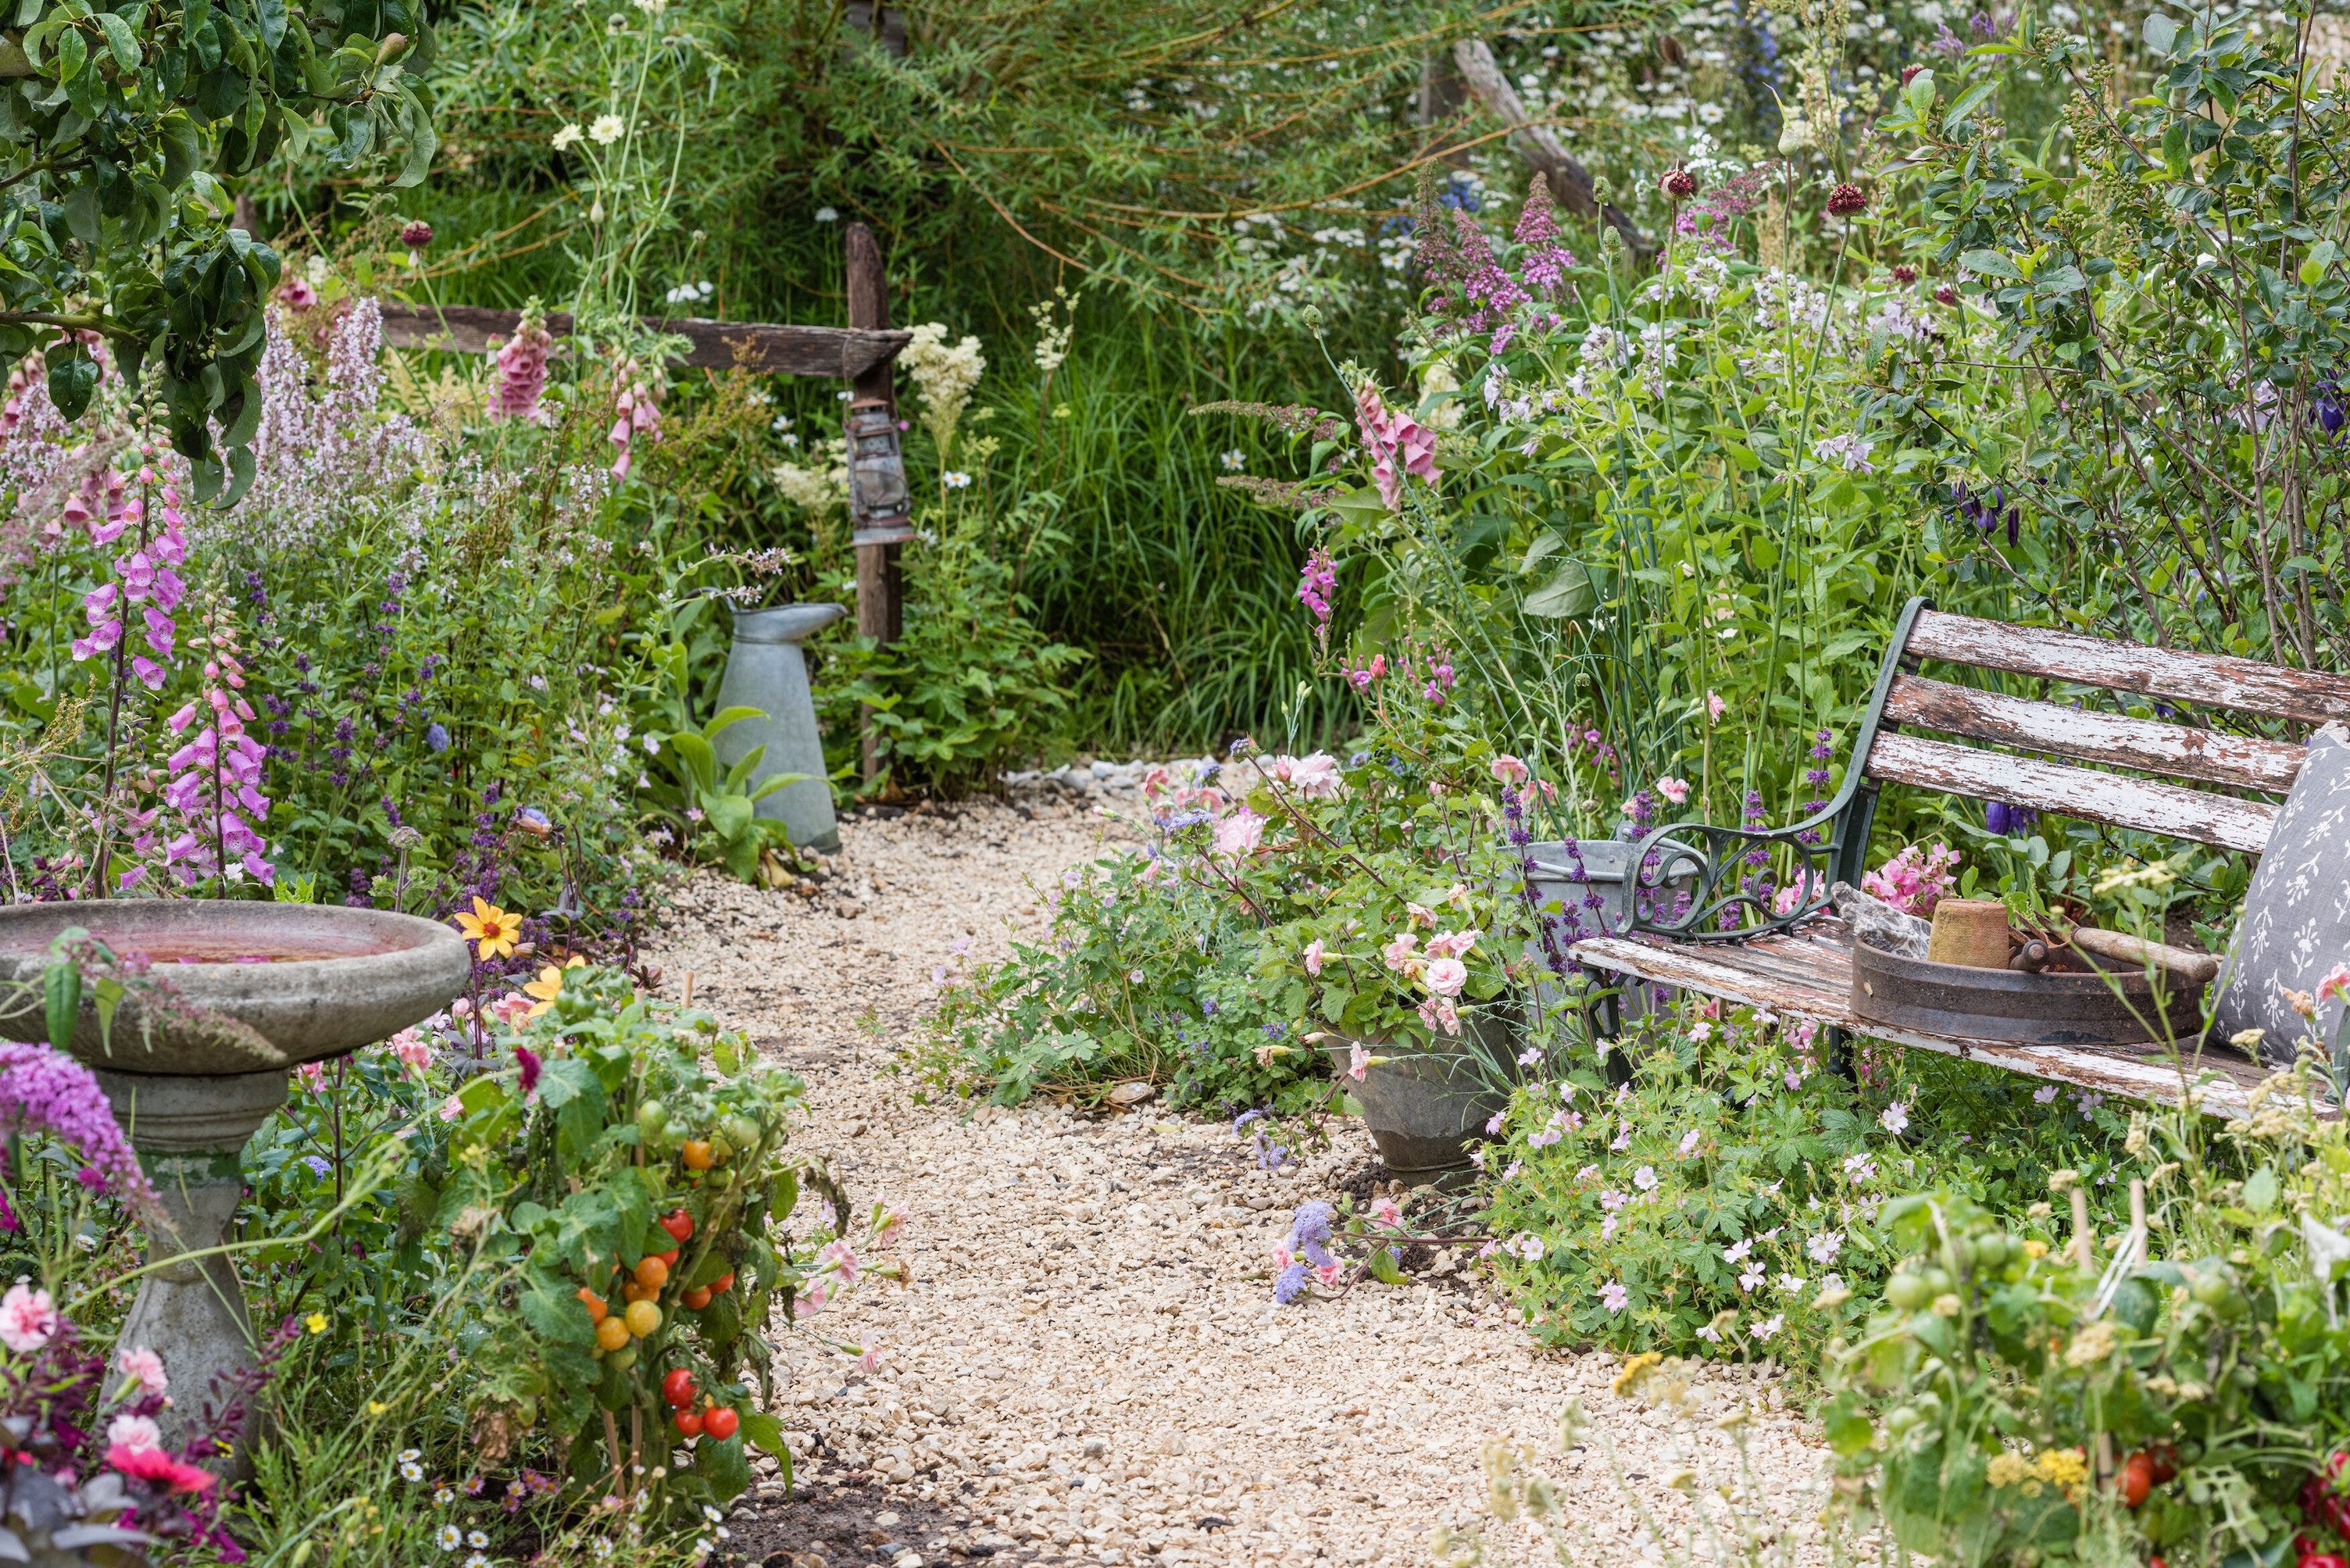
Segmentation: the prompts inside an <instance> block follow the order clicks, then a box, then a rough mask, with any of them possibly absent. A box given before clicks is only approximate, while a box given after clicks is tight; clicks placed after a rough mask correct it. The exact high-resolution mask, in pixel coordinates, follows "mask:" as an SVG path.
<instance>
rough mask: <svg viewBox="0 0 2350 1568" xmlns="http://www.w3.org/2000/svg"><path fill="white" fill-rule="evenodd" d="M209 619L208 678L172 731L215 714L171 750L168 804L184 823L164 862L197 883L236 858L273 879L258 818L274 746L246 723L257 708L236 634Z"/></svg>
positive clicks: (263, 810) (259, 877) (143, 844)
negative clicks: (247, 690)
mask: <svg viewBox="0 0 2350 1568" xmlns="http://www.w3.org/2000/svg"><path fill="white" fill-rule="evenodd" d="M205 621H206V631H207V636H206V639H205V640H206V642H207V643H209V644H210V647H209V648H208V649H207V655H208V656H207V657H206V659H204V673H203V686H202V687H201V688H200V689H199V690H198V692H197V695H196V699H195V701H192V702H190V703H188V704H187V705H186V706H184V707H182V709H181V710H180V711H178V712H176V713H174V714H172V717H171V719H170V721H169V722H170V725H171V729H172V733H173V734H175V735H184V734H186V733H187V732H188V731H189V730H191V729H192V728H194V727H195V726H196V725H197V724H198V723H199V722H203V721H204V720H206V719H209V721H210V722H204V723H203V728H202V729H198V730H196V732H195V734H194V736H193V737H192V739H190V740H189V741H187V742H186V743H184V744H183V745H182V746H181V747H180V749H179V750H178V751H176V752H173V753H172V755H171V759H170V762H169V764H168V765H169V766H170V768H171V770H172V782H171V783H170V784H166V785H165V786H164V788H163V804H164V805H166V806H168V807H170V808H171V810H172V812H174V813H175V814H177V815H178V816H179V818H180V820H181V823H182V828H181V831H180V832H178V833H175V834H173V835H172V836H171V838H170V839H169V840H168V841H167V842H166V843H165V844H164V846H163V863H164V865H166V866H167V867H172V870H173V871H174V872H175V873H176V874H177V875H178V877H179V878H180V880H181V881H182V882H183V883H186V884H188V885H190V886H193V885H194V884H195V883H197V882H199V881H201V880H203V878H205V877H216V876H219V875H221V874H222V872H223V871H224V869H225V868H226V865H227V863H228V862H230V861H234V862H235V863H237V864H239V865H241V866H242V867H244V871H245V873H246V875H248V876H250V877H254V878H255V880H256V881H260V882H267V881H269V880H270V879H271V877H273V876H274V875H275V870H274V868H273V867H271V866H270V864H269V862H268V860H267V859H266V858H265V856H266V855H267V854H268V852H269V845H268V843H267V841H266V840H265V839H264V838H263V837H262V836H261V835H260V834H259V833H258V832H256V831H255V828H254V826H253V824H254V823H256V822H261V821H265V819H266V818H267V817H268V815H269V797H268V796H266V795H265V794H262V793H261V765H262V763H263V761H264V760H265V758H266V757H267V756H268V754H269V753H268V750H267V748H265V747H264V746H263V745H262V744H261V742H258V741H256V740H255V739H254V738H253V737H252V735H250V734H249V733H247V732H246V731H245V726H246V725H247V724H249V723H251V722H253V717H254V715H253V706H252V704H251V703H249V702H248V701H245V698H244V665H243V664H241V663H239V662H238V661H237V657H236V655H237V646H236V639H235V637H234V635H233V634H232V632H231V631H230V629H229V628H228V625H227V623H226V620H225V618H214V617H212V616H206V617H205ZM153 817H154V813H153V812H152V811H150V812H148V813H147V814H146V816H145V820H143V821H142V822H141V824H140V826H141V827H142V828H145V829H147V830H148V834H147V836H142V838H141V839H140V848H141V849H142V850H143V849H146V848H148V847H150V846H151V838H152V823H153Z"/></svg>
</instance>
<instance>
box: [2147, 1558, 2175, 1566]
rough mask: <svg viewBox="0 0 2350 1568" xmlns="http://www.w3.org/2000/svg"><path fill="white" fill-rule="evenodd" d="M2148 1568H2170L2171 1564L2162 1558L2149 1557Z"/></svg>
mask: <svg viewBox="0 0 2350 1568" xmlns="http://www.w3.org/2000/svg"><path fill="white" fill-rule="evenodd" d="M2146 1568H2170V1564H2169V1563H2166V1562H2164V1561H2163V1560H2162V1559H2161V1558H2160V1557H2149V1558H2147V1560H2146Z"/></svg>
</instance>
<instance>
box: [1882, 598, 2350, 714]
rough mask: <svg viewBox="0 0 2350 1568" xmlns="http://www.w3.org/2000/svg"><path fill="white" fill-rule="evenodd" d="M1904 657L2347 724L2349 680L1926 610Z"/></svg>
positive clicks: (2256, 663)
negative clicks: (1940, 660) (2341, 721)
mask: <svg viewBox="0 0 2350 1568" xmlns="http://www.w3.org/2000/svg"><path fill="white" fill-rule="evenodd" d="M1907 651H1908V653H1909V654H1910V655H1912V656H1913V657H1919V658H1925V659H1942V660H1945V661H1946V662H1949V663H1951V664H1967V665H1972V666H1974V667H1975V668H1976V669H1978V670H2007V671H2010V672H2011V673H2013V674H2017V675H2041V676H2045V677H2047V678H2048V679H2050V680H2069V681H2073V682H2075V683H2077V684H2080V685H2084V686H2103V687H2106V688H2108V689H2110V690H2112V691H2136V692H2139V693H2141V694H2143V695H2145V696H2147V697H2158V698H2167V699H2169V700H2171V701H2180V702H2199V703H2205V704H2208V705H2210V706H2211V707H2215V708H2232V709H2234V710H2236V711H2239V712H2245V713H2262V714H2266V715H2268V716H2269V717H2271V718H2274V719H2295V720H2299V721H2300V722H2303V723H2305V724H2322V723H2324V722H2325V721H2327V720H2328V719H2350V680H2343V679H2342V678H2340V677H2339V676H2333V675H2320V674H2316V673H2314V672H2313V671H2310V670H2287V669H2285V668H2283V667H2282V665H2275V664H2262V663H2261V662H2260V661H2259V660H2257V659H2235V658H2231V657H2230V656H2228V655H2225V654H2215V653H2180V652H2178V651H2176V650H2175V649H2168V648H2145V647H2141V646H2139V645H2137V644H2135V643H2126V642H2108V641H2106V640H2105V639H2101V638H2094V637H2082V636H2079V635H2078V634H2076V633H2074V632H2069V631H2054V630H2051V629H2049V628H2045V627H2036V626H2006V625H2003V624H2002V623H2001V622H1998V621H1993V620H1977V619H1975V618H1972V617H1971V616H1960V615H1945V614H1942V613H1941V612H1939V611H1937V610H1927V611H1925V612H1924V613H1923V614H1921V615H1919V616H1918V624H1917V625H1916V626H1915V627H1914V628H1912V629H1911V631H1910V633H1909V642H1908V649H1907Z"/></svg>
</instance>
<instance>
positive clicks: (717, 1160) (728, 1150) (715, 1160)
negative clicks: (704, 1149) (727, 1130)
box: [710, 1133, 734, 1165]
mask: <svg viewBox="0 0 2350 1568" xmlns="http://www.w3.org/2000/svg"><path fill="white" fill-rule="evenodd" d="M732 1158H734V1144H733V1140H732V1139H730V1138H728V1137H727V1136H726V1135H725V1134H724V1133H712V1134H711V1135H710V1160H711V1163H712V1164H713V1165H723V1164H725V1163H726V1162H727V1161H728V1160H730V1159H732Z"/></svg>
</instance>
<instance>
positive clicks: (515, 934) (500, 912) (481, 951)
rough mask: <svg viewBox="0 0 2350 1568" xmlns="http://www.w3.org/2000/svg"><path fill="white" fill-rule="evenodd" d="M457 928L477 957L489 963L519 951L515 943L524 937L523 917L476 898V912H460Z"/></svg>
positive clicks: (474, 901) (474, 908) (474, 905)
mask: <svg viewBox="0 0 2350 1568" xmlns="http://www.w3.org/2000/svg"><path fill="white" fill-rule="evenodd" d="M457 929H458V930H459V931H460V932H461V933H462V934H463V936H464V939H465V940H467V941H469V942H472V943H473V956H474V957H475V958H476V959H477V960H479V961H483V962H484V963H486V962H487V961H490V960H491V959H494V958H505V957H507V956H508V955H510V954H511V953H512V952H513V951H514V950H515V943H516V942H518V941H520V940H522V917H521V916H520V915H510V914H508V913H506V911H505V910H504V909H499V908H498V907H497V906H496V905H495V904H493V903H489V902H487V901H486V900H484V899H482V898H475V899H474V900H473V913H472V914H470V915H469V914H466V913H464V912H463V911H462V910H461V911H460V912H459V913H458V915H457Z"/></svg>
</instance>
